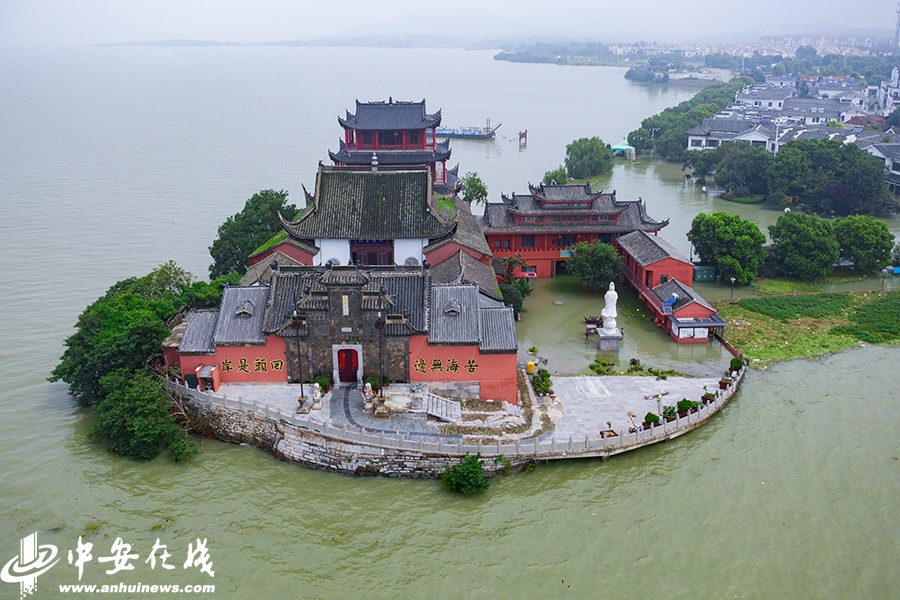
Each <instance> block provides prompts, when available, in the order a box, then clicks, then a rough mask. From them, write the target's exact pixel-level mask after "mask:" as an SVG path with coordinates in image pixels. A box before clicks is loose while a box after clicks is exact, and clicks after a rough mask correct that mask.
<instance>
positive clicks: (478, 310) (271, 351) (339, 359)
mask: <svg viewBox="0 0 900 600" xmlns="http://www.w3.org/2000/svg"><path fill="white" fill-rule="evenodd" d="M517 350H518V342H517V340H516V330H515V323H514V320H513V311H512V308H510V307H508V306H506V305H504V304H503V303H502V302H500V301H499V300H497V299H494V298H491V297H488V296H486V295H484V294H482V293H481V292H480V291H479V287H478V286H477V285H475V284H468V283H450V284H442V283H437V282H435V281H433V280H432V277H431V273H430V269H428V268H425V267H421V266H419V267H373V268H363V267H356V266H350V267H347V266H344V267H339V266H336V267H292V268H281V267H277V266H276V268H275V269H274V270H273V272H272V275H271V279H270V283H269V284H268V285H257V286H235V287H229V288H226V289H225V293H224V295H223V298H222V303H221V305H220V307H219V309H218V310H195V311H192V312H191V313H190V314H189V315H188V318H187V323H186V326H185V329H184V333H183V335H182V337H181V340H180V343H179V344H178V354H179V365H180V367H181V372H182V374H183V376H184V378H185V381H186V382H187V383H188V384H189V385H191V386H200V387H201V388H211V389H213V390H217V389H218V388H219V386H220V385H221V384H222V383H274V382H299V381H301V380H303V381H312V379H313V377H314V376H315V375H316V374H318V373H326V374H328V375H329V376H330V377H331V378H332V380H333V381H334V382H335V383H336V384H350V385H359V384H361V383H362V381H363V378H364V377H368V376H371V377H375V378H376V379H377V378H379V377H381V375H382V374H383V375H384V376H386V377H387V378H388V379H389V380H390V381H399V382H425V383H427V382H448V381H454V382H466V383H477V384H478V386H479V389H480V393H481V397H482V398H485V399H492V400H504V401H507V402H510V403H512V404H516V403H517V387H516V351H517Z"/></svg>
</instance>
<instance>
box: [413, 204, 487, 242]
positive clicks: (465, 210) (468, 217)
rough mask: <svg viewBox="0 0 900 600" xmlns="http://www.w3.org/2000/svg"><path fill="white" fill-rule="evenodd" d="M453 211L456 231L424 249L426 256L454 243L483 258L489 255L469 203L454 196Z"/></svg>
mask: <svg viewBox="0 0 900 600" xmlns="http://www.w3.org/2000/svg"><path fill="white" fill-rule="evenodd" d="M453 206H454V210H455V214H456V229H455V230H454V231H453V233H452V235H450V236H447V237H443V238H440V239H438V240H435V241H434V242H432V243H430V244H429V245H428V246H426V247H425V249H424V251H425V253H426V254H428V253H429V252H431V251H432V250H435V249H437V248H440V247H441V246H443V245H445V244H449V243H451V242H456V243H457V244H459V245H460V246H462V247H464V248H469V249H470V250H474V251H475V252H478V253H479V254H483V255H485V256H490V255H491V248H490V246H488V243H487V240H486V239H484V231H482V229H481V223H480V222H479V218H478V217H476V216H475V215H473V214H472V210H471V207H470V206H469V203H468V202H466V201H465V200H462V199H461V198H459V197H458V196H454V204H453Z"/></svg>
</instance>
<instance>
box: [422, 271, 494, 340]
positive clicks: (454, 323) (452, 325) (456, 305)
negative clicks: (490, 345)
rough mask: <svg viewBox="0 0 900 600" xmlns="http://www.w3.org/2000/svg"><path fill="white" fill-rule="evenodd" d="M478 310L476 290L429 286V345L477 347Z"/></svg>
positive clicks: (472, 288) (465, 287)
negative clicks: (468, 345)
mask: <svg viewBox="0 0 900 600" xmlns="http://www.w3.org/2000/svg"><path fill="white" fill-rule="evenodd" d="M478 310H479V309H478V288H477V287H476V286H474V285H471V286H470V285H441V284H434V285H432V287H431V315H430V317H431V321H430V323H429V327H428V341H429V343H432V344H477V343H478V342H479V341H480V339H481V338H480V336H479V315H478Z"/></svg>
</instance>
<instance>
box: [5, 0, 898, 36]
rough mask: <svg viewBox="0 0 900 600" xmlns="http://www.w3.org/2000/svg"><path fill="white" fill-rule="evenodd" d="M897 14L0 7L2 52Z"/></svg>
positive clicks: (286, 0)
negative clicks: (34, 47) (119, 44)
mask: <svg viewBox="0 0 900 600" xmlns="http://www.w3.org/2000/svg"><path fill="white" fill-rule="evenodd" d="M896 19H897V15H896V4H895V2H891V1H889V0H854V1H851V2H848V1H847V0H752V1H749V2H742V3H738V2H723V1H722V0H638V1H632V2H623V1H621V0H618V1H615V2H613V1H610V0H561V1H557V2H553V1H550V0H499V1H495V0H490V1H485V0H447V1H445V2H435V1H433V0H432V1H423V0H416V1H410V0H341V1H339V2H334V1H328V0H324V1H323V0H245V1H238V0H0V45H15V46H21V45H45V44H67V45H68V44H80V45H87V44H95V43H104V42H125V41H147V40H163V39H174V38H180V39H194V40H218V41H235V42H242V43H250V42H263V41H278V40H285V39H291V40H303V39H312V38H319V37H330V36H351V37H352V36H357V35H368V34H373V33H374V34H377V33H385V34H388V33H390V34H398V33H416V34H428V33H449V34H463V35H470V36H471V37H472V38H473V39H475V38H482V37H492V38H510V37H524V36H540V35H552V36H556V37H574V38H589V39H594V40H597V41H602V42H618V41H623V42H630V41H638V40H646V41H651V40H658V41H679V40H684V41H691V40H707V39H710V38H712V37H721V36H729V37H732V38H733V39H737V38H738V36H740V37H743V38H749V39H750V40H755V39H756V38H757V37H759V36H760V35H763V34H767V33H769V34H791V33H819V32H832V31H835V30H839V29H847V28H850V29H876V30H880V31H881V32H883V34H884V35H886V36H887V37H890V36H892V35H893V31H894V26H895V24H896Z"/></svg>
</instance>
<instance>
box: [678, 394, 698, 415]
mask: <svg viewBox="0 0 900 600" xmlns="http://www.w3.org/2000/svg"><path fill="white" fill-rule="evenodd" d="M676 406H677V408H678V416H679V417H686V416H687V415H688V414H689V413H692V412H696V410H697V408H698V407H699V406H700V403H699V402H697V401H696V400H688V399H687V398H682V399H681V400H679V401H678V404H677V405H676Z"/></svg>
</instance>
